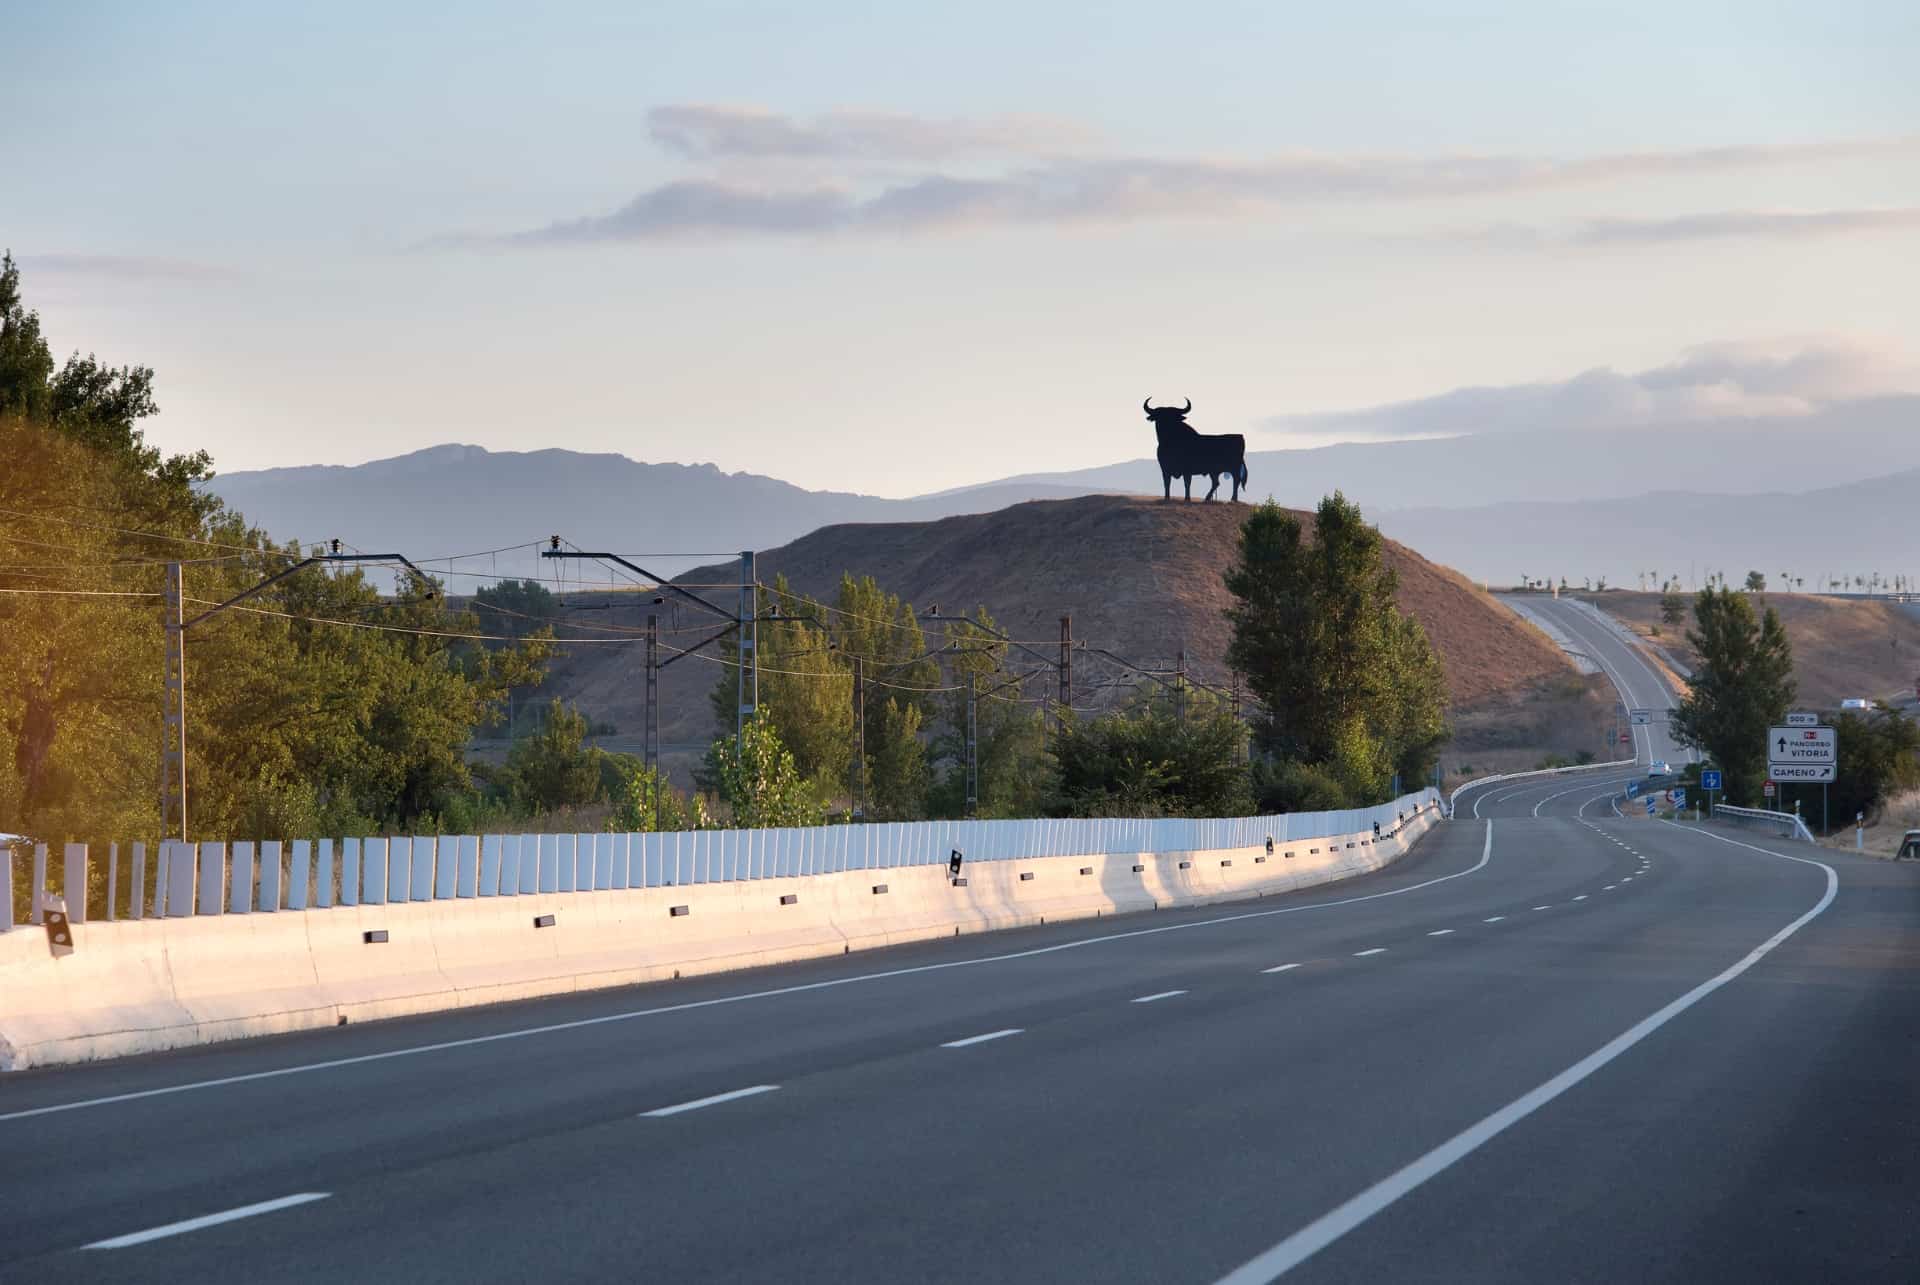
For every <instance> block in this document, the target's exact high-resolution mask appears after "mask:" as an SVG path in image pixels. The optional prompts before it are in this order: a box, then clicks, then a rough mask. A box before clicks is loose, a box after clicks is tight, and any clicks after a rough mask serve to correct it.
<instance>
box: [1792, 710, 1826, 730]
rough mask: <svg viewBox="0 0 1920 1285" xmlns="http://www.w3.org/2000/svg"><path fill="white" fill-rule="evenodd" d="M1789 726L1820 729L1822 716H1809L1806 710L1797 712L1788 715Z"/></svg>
mask: <svg viewBox="0 0 1920 1285" xmlns="http://www.w3.org/2000/svg"><path fill="white" fill-rule="evenodd" d="M1787 726H1788V727H1818V726H1820V716H1819V715H1818V714H1809V713H1807V712H1806V711H1804V710H1795V711H1793V713H1791V714H1789V715H1787Z"/></svg>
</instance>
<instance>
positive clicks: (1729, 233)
mask: <svg viewBox="0 0 1920 1285" xmlns="http://www.w3.org/2000/svg"><path fill="white" fill-rule="evenodd" d="M1915 231H1920V207H1916V206H1907V207H1894V208H1878V207H1876V208H1870V209H1859V210H1807V211H1798V210H1719V211H1713V212H1710V213H1704V214H1682V215H1673V216H1669V217H1665V218H1598V219H1585V220H1582V221H1580V222H1577V223H1574V224H1572V225H1569V226H1567V227H1561V228H1546V227H1537V226H1532V225H1529V224H1518V223H1496V224H1488V225H1486V226H1484V227H1479V228H1468V229H1465V230H1463V231H1461V232H1458V233H1455V234H1453V235H1451V236H1449V237H1447V238H1446V239H1448V240H1451V241H1455V242H1466V243H1470V244H1476V245H1485V246H1490V247H1494V248H1498V249H1542V248H1551V247H1556V246H1575V247H1582V246H1597V247H1605V246H1641V245H1666V244H1672V243H1686V242H1699V241H1720V240H1736V239H1737V240H1756V239H1766V240H1809V239H1812V238H1814V237H1828V236H1847V235H1861V234H1866V235H1871V234H1874V233H1882V232H1915Z"/></svg>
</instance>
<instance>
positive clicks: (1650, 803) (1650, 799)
mask: <svg viewBox="0 0 1920 1285" xmlns="http://www.w3.org/2000/svg"><path fill="white" fill-rule="evenodd" d="M1653 807H1654V801H1653V796H1652V795H1648V796H1647V815H1648V816H1652V815H1653Z"/></svg>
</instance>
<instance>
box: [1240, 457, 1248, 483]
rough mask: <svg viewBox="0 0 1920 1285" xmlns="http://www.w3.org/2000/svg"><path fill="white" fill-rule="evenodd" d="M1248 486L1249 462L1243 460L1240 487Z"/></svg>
mask: <svg viewBox="0 0 1920 1285" xmlns="http://www.w3.org/2000/svg"><path fill="white" fill-rule="evenodd" d="M1246 484H1247V462H1246V461H1245V460H1244V459H1243V460H1241V461H1240V485H1242V486H1245V485H1246Z"/></svg>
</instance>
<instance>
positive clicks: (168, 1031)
mask: <svg viewBox="0 0 1920 1285" xmlns="http://www.w3.org/2000/svg"><path fill="white" fill-rule="evenodd" d="M1394 809H1397V810H1394ZM1382 811H1386V812H1387V820H1386V823H1385V824H1383V825H1382V826H1381V829H1380V831H1379V833H1378V836H1377V837H1376V834H1375V832H1374V830H1373V828H1372V825H1371V823H1369V824H1368V825H1367V827H1366V828H1364V829H1359V830H1355V831H1352V832H1349V833H1341V834H1334V835H1324V836H1316V837H1309V838H1297V839H1281V838H1275V839H1274V841H1273V850H1272V851H1271V852H1269V851H1268V850H1267V844H1266V843H1265V841H1264V840H1263V841H1262V842H1259V843H1254V844H1240V845H1236V846H1231V847H1210V848H1196V849H1189V850H1172V851H1161V852H1151V851H1139V852H1105V853H1097V854H1080V855H1045V856H1031V857H1023V856H1018V855H1007V856H1005V857H1003V858H1002V859H999V860H993V861H986V862H981V863H978V864H975V863H972V862H969V863H967V864H966V865H965V866H963V870H962V875H961V878H960V879H958V880H954V879H950V878H949V876H948V872H947V869H946V867H945V866H944V865H933V864H916V865H910V866H893V867H875V868H863V869H858V870H839V871H834V872H832V873H826V874H811V875H792V876H788V877H782V878H768V879H736V880H718V881H709V882H702V883H694V884H688V885H675V886H671V887H640V888H624V889H614V888H595V887H593V886H592V884H591V883H589V884H588V886H587V887H586V888H579V887H576V888H575V890H573V891H568V892H562V891H559V890H558V888H557V887H556V888H555V890H554V891H552V892H549V893H544V894H540V893H536V894H533V895H523V896H512V897H504V896H497V897H491V898H488V897H467V898H459V897H455V898H449V899H427V900H418V901H415V900H408V901H405V902H393V901H388V902H383V903H368V902H365V901H362V902H359V903H358V904H354V905H334V906H328V907H325V908H309V909H305V910H296V911H282V912H280V913H276V914H224V915H204V916H203V915H194V916H189V917H180V918H161V919H152V918H149V919H145V920H140V921H119V922H111V923H103V922H93V923H80V924H75V925H74V926H73V933H74V938H75V941H74V950H73V953H72V954H69V955H64V956H61V957H54V956H53V955H52V954H51V953H50V952H49V950H48V947H47V942H46V938H45V935H44V934H43V933H42V932H40V931H39V930H37V929H36V930H16V931H13V932H10V933H5V934H0V1071H4V1070H19V1069H24V1068H27V1067H32V1066H47V1065H54V1064H59V1063H68V1062H78V1061H87V1060H91V1059H96V1058H104V1057H116V1056H122V1055H125V1054H132V1053H143V1052H151V1051H156V1050H161V1049H169V1048H179V1047H184V1046H188V1045H196V1044H206V1043H212V1042H215V1041H219V1040H227V1039H237V1038H243V1037H247V1036H252V1035H265V1034H275V1033H280V1032H285V1031H294V1030H304V1029H310V1028H315V1027H323V1026H334V1025H338V1024H339V1023H341V1022H342V1021H348V1022H357V1021H367V1020H372V1019H377V1018H385V1017H397V1016H402V1015H406V1014H414V1013H425V1012H433V1011H439V1010H446V1009H453V1008H461V1007H467V1006H471V1005H477V1004H487V1003H496V1002H500V1001H504V1000H513V999H526V998H531V997H535V996H543V995H554V994H564V993H568V992H572V991H579V990H588V989H595V988H600V987H608V986H621V985H628V984H632V983H638V982H648V981H658V980H665V979H671V978H676V977H690V976H695V975H699V974H703V973H714V972H721V971H726V970H730V969H738V968H747V967H753V966H756V965H763V964H774V963H782V962H788V961H792V960H799V959H807V958H813V957H818V956H824V955H838V954H842V953H845V952H849V951H853V950H864V949H869V948H873V947H878V946H887V945H894V944H898V943H902V942H910V941H920V940H926V939H929V938H934V937H950V936H956V935H959V934H963V933H976V932H989V931H993V930H995V929H1000V928H1011V927H1019V926H1023V925H1031V924H1039V923H1047V922H1057V921H1060V920H1067V919H1079V918H1091V917H1095V916H1101V915H1111V914H1121V913H1127V912H1130V911H1139V910H1150V909H1160V908H1168V907H1175V906H1194V905H1204V904H1207V903H1209V902H1214V901H1226V900H1233V899H1240V898H1248V897H1255V896H1264V895H1268V894H1273V893H1281V892H1288V891H1292V890H1295V889H1300V888H1308V887H1313V886H1316V885H1318V884H1323V883H1328V882H1332V881H1335V880H1339V879H1345V878H1351V877H1353V876H1355V875H1359V874H1364V873H1367V872H1369V871H1373V870H1377V869H1380V868H1381V867H1383V866H1385V865H1387V864H1389V863H1391V862H1392V861H1395V860H1397V859H1399V858H1400V857H1401V856H1402V855H1404V854H1405V853H1406V852H1407V850H1408V849H1409V848H1410V847H1411V846H1412V844H1413V842H1414V841H1415V840H1416V839H1418V838H1419V837H1420V836H1421V835H1422V834H1424V833H1425V832H1426V831H1427V830H1428V829H1429V828H1430V827H1431V826H1432V825H1433V824H1434V823H1435V822H1436V821H1437V820H1439V819H1440V817H1441V806H1440V802H1439V798H1438V795H1437V794H1435V793H1434V792H1433V791H1430V790H1429V791H1423V792H1422V793H1421V794H1419V795H1414V796H1408V797H1407V798H1406V799H1403V800H1398V801H1396V803H1395V804H1391V805H1387V808H1386V809H1382ZM1302 828H1307V829H1311V828H1315V827H1311V826H1307V827H1302ZM1142 837H1146V832H1145V831H1143V832H1142ZM1239 837H1245V836H1244V835H1241V836H1239ZM456 883H457V880H456Z"/></svg>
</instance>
